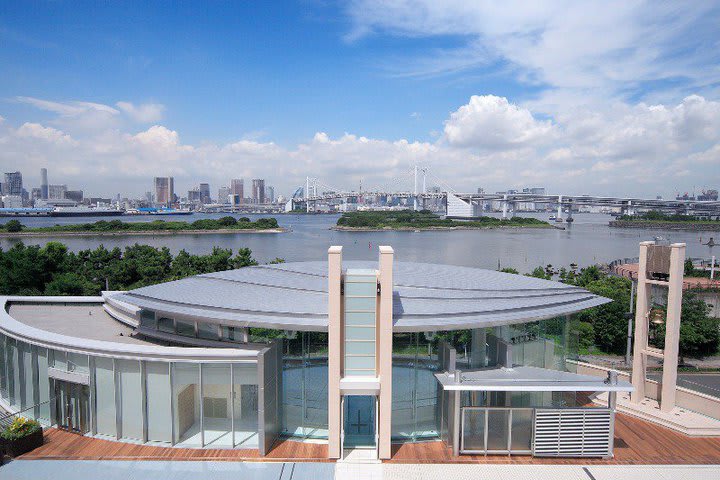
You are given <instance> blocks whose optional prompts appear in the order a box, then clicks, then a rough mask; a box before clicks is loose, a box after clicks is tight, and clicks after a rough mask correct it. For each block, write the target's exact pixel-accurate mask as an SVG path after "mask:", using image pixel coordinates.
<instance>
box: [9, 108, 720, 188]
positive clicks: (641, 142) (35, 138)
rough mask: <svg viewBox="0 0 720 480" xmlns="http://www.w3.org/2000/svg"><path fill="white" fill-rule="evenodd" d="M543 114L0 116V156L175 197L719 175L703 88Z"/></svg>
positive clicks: (631, 182) (716, 121) (719, 149)
mask: <svg viewBox="0 0 720 480" xmlns="http://www.w3.org/2000/svg"><path fill="white" fill-rule="evenodd" d="M58 117H62V114H58ZM62 118H64V117H62ZM540 118H541V117H539V116H538V115H537V114H536V113H535V112H533V111H532V110H531V109H528V108H525V107H522V106H519V105H515V104H513V103H511V102H509V101H508V100H507V99H506V98H503V97H497V96H492V95H486V96H473V97H471V98H470V99H469V100H468V102H467V103H466V104H465V105H461V106H460V107H459V108H457V109H456V111H454V112H452V113H451V114H450V115H449V116H448V118H447V120H446V121H445V124H444V126H445V130H444V133H443V135H442V136H440V137H439V138H438V139H437V140H435V141H432V142H418V141H409V140H407V139H402V138H401V139H397V140H386V139H377V138H369V137H366V136H362V135H355V134H352V133H345V134H343V135H340V136H337V137H333V136H331V135H328V134H327V133H325V132H317V133H316V134H315V135H314V136H313V137H312V138H310V139H308V140H307V141H305V142H301V143H300V144H298V145H295V146H291V147H284V146H281V145H278V144H276V143H274V142H271V141H259V140H257V139H252V138H245V136H243V135H239V136H238V137H239V138H240V139H239V140H237V141H232V142H228V143H225V144H218V143H213V142H199V143H197V144H185V143H183V142H182V136H181V134H180V133H179V132H178V131H177V130H173V129H170V128H168V127H166V126H164V125H161V124H155V125H152V126H150V127H149V128H147V129H145V130H141V131H137V130H136V131H128V130H129V129H128V128H126V129H121V128H116V127H106V128H103V129H100V130H95V131H91V132H89V133H88V132H86V134H85V135H82V136H79V137H76V136H74V135H71V134H69V133H68V132H66V131H65V130H61V129H58V128H55V127H52V126H49V125H43V124H41V123H37V122H26V123H24V124H21V125H20V126H19V127H17V128H14V127H13V126H12V125H10V122H7V121H6V122H4V123H0V143H1V144H2V145H3V148H2V149H0V164H2V165H7V166H8V168H22V169H23V170H24V173H25V175H26V176H27V177H28V184H30V185H32V182H33V179H32V175H33V174H34V173H35V172H38V171H39V169H40V168H41V167H49V168H50V169H51V171H52V172H53V178H55V179H57V180H56V181H58V182H60V181H62V183H68V184H71V185H74V186H76V187H77V188H82V189H84V190H86V191H87V192H88V193H94V194H110V193H117V192H121V193H126V194H131V195H141V194H142V193H143V192H144V191H145V190H148V189H150V188H151V186H150V182H151V179H152V177H153V176H157V175H173V176H175V177H176V185H177V187H176V188H177V190H178V192H179V193H180V194H181V195H182V194H183V193H184V190H185V189H186V188H189V187H191V186H193V185H195V184H197V183H198V182H200V181H208V182H210V183H211V185H212V187H213V188H215V187H217V186H220V185H224V184H226V183H227V182H228V181H229V179H230V178H237V177H243V178H248V179H250V178H265V179H266V181H267V183H268V184H269V185H274V186H275V187H276V189H277V190H276V191H277V192H278V193H285V194H288V193H291V192H292V191H293V190H294V188H295V187H296V186H298V185H300V184H302V183H304V178H305V176H306V175H309V176H312V177H319V178H320V179H321V180H322V181H323V182H324V183H325V184H326V185H328V186H329V187H332V188H337V189H355V190H357V188H358V186H359V183H360V182H361V181H362V184H363V186H364V187H365V188H371V189H391V190H408V189H411V188H412V166H413V165H415V164H419V165H421V166H427V167H429V171H430V174H431V175H430V177H429V178H428V180H427V185H428V186H429V187H430V186H434V185H438V184H439V185H440V186H441V187H443V188H446V187H450V188H453V189H455V190H456V191H474V190H475V189H476V188H477V187H485V188H486V189H487V190H489V191H495V190H500V189H506V188H516V187H526V186H545V187H547V189H548V191H550V192H559V193H575V194H580V193H591V194H593V193H594V194H617V195H621V194H626V195H627V194H631V193H632V194H634V195H645V196H648V197H654V196H655V195H656V194H660V195H672V194H674V193H675V191H676V190H680V191H684V190H689V189H691V188H692V186H693V185H697V186H703V185H706V186H712V185H713V184H718V183H720V169H718V168H717V166H718V165H719V164H720V103H719V102H715V101H711V100H707V99H705V98H703V97H700V96H689V97H687V98H685V99H683V100H682V101H680V102H677V103H675V104H654V105H649V104H645V103H638V104H636V105H626V104H624V103H618V102H614V103H609V104H608V105H606V106H605V108H602V109H589V108H584V107H579V108H576V109H573V110H572V111H568V112H567V113H566V114H564V115H562V116H559V117H558V118H556V119H555V120H554V121H550V120H544V119H540ZM51 121H54V120H51ZM438 123H440V122H438ZM38 181H39V179H38Z"/></svg>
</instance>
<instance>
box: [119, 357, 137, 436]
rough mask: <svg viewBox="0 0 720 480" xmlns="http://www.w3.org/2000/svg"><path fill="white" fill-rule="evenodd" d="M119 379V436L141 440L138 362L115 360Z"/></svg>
mask: <svg viewBox="0 0 720 480" xmlns="http://www.w3.org/2000/svg"><path fill="white" fill-rule="evenodd" d="M115 368H116V369H117V370H118V375H119V377H120V428H121V430H120V436H121V437H122V438H128V439H131V440H142V438H143V425H142V420H143V406H142V397H143V390H142V380H141V378H140V362H139V361H138V360H122V359H117V360H115Z"/></svg>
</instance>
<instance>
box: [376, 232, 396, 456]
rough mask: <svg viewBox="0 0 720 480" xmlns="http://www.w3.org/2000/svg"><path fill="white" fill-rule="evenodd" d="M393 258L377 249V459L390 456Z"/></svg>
mask: <svg viewBox="0 0 720 480" xmlns="http://www.w3.org/2000/svg"><path fill="white" fill-rule="evenodd" d="M393 257H394V251H393V249H392V247H388V246H381V247H380V262H379V263H380V268H379V279H380V298H379V301H378V302H379V303H378V305H379V308H378V317H377V318H378V320H377V328H376V332H377V333H376V338H377V349H378V351H377V366H378V369H377V372H378V378H379V379H380V398H379V402H378V404H379V405H378V457H379V458H380V459H388V458H390V457H391V456H392V443H391V434H392V432H391V429H392V340H393V339H392V334H393V316H392V312H393Z"/></svg>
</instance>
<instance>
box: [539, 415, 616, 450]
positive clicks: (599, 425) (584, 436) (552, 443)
mask: <svg viewBox="0 0 720 480" xmlns="http://www.w3.org/2000/svg"><path fill="white" fill-rule="evenodd" d="M612 437H613V415H612V412H611V411H610V410H608V409H604V408H603V409H601V408H593V409H564V410H552V409H547V410H545V409H538V410H536V411H535V442H534V446H533V455H534V456H536V457H610V456H612V440H613V438H612Z"/></svg>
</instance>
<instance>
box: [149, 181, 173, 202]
mask: <svg viewBox="0 0 720 480" xmlns="http://www.w3.org/2000/svg"><path fill="white" fill-rule="evenodd" d="M154 183H155V201H156V202H157V203H159V204H162V205H168V204H170V203H172V202H174V201H175V179H174V178H173V177H155V180H154Z"/></svg>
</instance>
